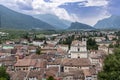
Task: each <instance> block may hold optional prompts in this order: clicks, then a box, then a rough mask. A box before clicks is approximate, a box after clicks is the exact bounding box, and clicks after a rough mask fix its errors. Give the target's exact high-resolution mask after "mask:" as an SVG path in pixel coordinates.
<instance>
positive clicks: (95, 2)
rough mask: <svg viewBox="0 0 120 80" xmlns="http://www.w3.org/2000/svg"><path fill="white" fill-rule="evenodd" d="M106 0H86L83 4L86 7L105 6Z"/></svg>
mask: <svg viewBox="0 0 120 80" xmlns="http://www.w3.org/2000/svg"><path fill="white" fill-rule="evenodd" d="M108 3H109V2H108V0H87V3H85V4H84V5H85V6H86V7H89V6H106V5H108Z"/></svg>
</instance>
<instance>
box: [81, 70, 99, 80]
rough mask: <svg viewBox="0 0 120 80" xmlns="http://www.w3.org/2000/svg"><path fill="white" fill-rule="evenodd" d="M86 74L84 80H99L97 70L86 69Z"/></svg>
mask: <svg viewBox="0 0 120 80" xmlns="http://www.w3.org/2000/svg"><path fill="white" fill-rule="evenodd" d="M83 73H84V77H85V79H84V80H97V73H96V70H95V69H94V68H93V69H84V70H83Z"/></svg>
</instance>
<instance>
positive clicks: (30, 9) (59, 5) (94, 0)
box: [0, 0, 120, 26]
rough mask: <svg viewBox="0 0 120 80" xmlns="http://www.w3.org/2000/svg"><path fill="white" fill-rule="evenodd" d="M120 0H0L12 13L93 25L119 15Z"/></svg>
mask: <svg viewBox="0 0 120 80" xmlns="http://www.w3.org/2000/svg"><path fill="white" fill-rule="evenodd" d="M119 3H120V0H0V4H1V5H4V6H6V7H8V8H10V9H12V10H14V11H17V12H20V13H24V14H28V15H36V14H53V15H56V16H58V17H59V18H60V19H65V20H69V21H73V22H76V21H77V22H81V23H86V24H89V25H92V26H93V25H95V24H96V23H97V21H98V20H101V19H104V18H108V17H110V16H111V15H118V16H119V15H120V10H119V9H120V5H119Z"/></svg>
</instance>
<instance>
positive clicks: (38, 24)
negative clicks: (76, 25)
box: [0, 5, 54, 29]
mask: <svg viewBox="0 0 120 80" xmlns="http://www.w3.org/2000/svg"><path fill="white" fill-rule="evenodd" d="M0 27H1V28H15V29H33V28H38V29H54V27H53V26H51V25H49V24H48V23H45V22H43V21H40V20H38V19H36V18H33V17H32V16H29V15H26V14H22V13H18V12H15V11H13V10H11V9H9V8H7V7H5V6H2V5H0Z"/></svg>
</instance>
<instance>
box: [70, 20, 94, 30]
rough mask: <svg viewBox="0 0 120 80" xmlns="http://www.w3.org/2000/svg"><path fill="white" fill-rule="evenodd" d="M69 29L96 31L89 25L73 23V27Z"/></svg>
mask: <svg viewBox="0 0 120 80" xmlns="http://www.w3.org/2000/svg"><path fill="white" fill-rule="evenodd" d="M68 29H95V28H93V27H92V26H89V25H87V24H83V23H79V22H74V23H71V26H70V27H69V28H68Z"/></svg>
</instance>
